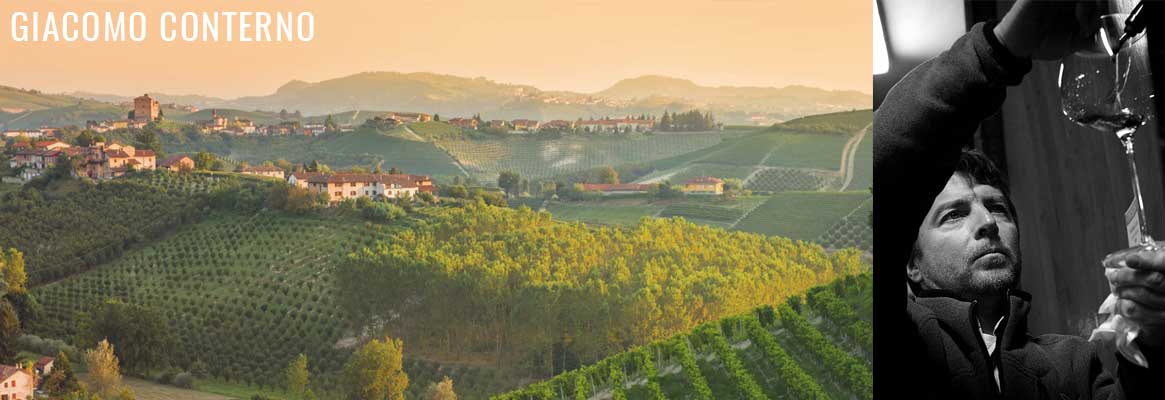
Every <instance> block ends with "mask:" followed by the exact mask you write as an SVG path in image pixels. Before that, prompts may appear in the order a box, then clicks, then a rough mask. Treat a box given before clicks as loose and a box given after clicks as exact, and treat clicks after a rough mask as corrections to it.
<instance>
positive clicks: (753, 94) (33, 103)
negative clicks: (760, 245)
mask: <svg viewBox="0 0 1165 400" xmlns="http://www.w3.org/2000/svg"><path fill="white" fill-rule="evenodd" d="M150 95H151V96H153V97H154V98H156V99H158V101H159V102H161V103H163V104H170V103H174V104H180V105H189V106H195V107H198V108H200V109H209V108H218V109H237V110H262V111H270V112H278V111H280V110H287V111H288V112H295V111H297V110H298V111H300V112H301V114H303V115H305V116H323V115H327V114H340V113H346V112H352V111H353V110H386V111H406V112H423V113H429V114H440V115H442V116H444V117H446V118H452V117H458V116H461V117H468V116H470V115H474V114H480V115H481V116H482V117H483V118H485V119H516V118H531V119H537V120H551V119H567V120H573V119H577V118H592V117H603V116H624V115H638V114H652V115H659V114H662V113H663V112H664V111H665V110H669V111H672V112H675V111H684V110H689V109H694V108H699V109H702V110H706V111H711V112H712V113H713V114H715V115H716V117H717V119H718V120H719V121H721V122H724V123H726V124H748V125H757V124H764V125H768V124H771V123H772V122H774V121H781V120H790V119H794V118H798V117H802V116H805V115H813V114H822V113H830V112H838V111H849V110H853V109H866V108H869V107H870V105H871V104H872V99H871V96H870V95H869V94H866V93H861V92H857V91H831V90H824V89H818V88H812V87H807V86H786V87H783V88H773V87H736V86H720V87H712V86H702V85H699V84H697V83H695V82H692V81H690V80H686V79H678V78H670V77H663V76H654V75H649V76H642V77H638V78H632V79H624V80H622V81H619V82H617V83H615V84H614V85H613V86H611V87H610V88H608V89H606V90H603V91H600V92H597V93H577V92H569V91H543V90H541V89H539V88H537V87H534V86H531V85H522V84H512V83H502V82H496V81H492V80H489V79H486V78H483V77H477V78H469V77H461V76H454V75H444V74H436V73H429V72H414V73H401V72H364V73H359V74H355V75H349V76H344V77H339V78H334V79H328V80H323V81H319V82H305V81H300V80H292V81H289V82H287V83H286V84H284V85H283V86H281V87H279V88H278V89H277V90H276V91H275V92H274V93H272V94H270V95H265V96H247V97H240V98H237V99H222V98H217V97H212V96H203V95H170V94H164V93H150ZM134 96H136V94H135V95H134ZM132 98H133V96H130V95H114V94H100V93H91V92H73V93H71V94H70V95H45V94H42V93H39V92H36V91H28V90H19V89H13V88H5V87H0V111H5V110H7V112H8V113H15V112H26V111H29V110H40V109H47V108H55V107H63V106H66V105H75V104H76V103H78V102H82V103H97V104H107V105H108V104H119V103H125V102H128V101H131V100H132ZM177 114H178V113H174V115H169V114H168V116H170V117H175V116H177ZM0 121H2V120H0ZM83 122H84V121H74V122H73V123H75V124H77V123H83Z"/></svg>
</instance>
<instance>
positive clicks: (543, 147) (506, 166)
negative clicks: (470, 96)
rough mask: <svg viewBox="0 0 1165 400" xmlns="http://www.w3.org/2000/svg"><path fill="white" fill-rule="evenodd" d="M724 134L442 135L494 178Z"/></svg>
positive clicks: (610, 159) (474, 167) (593, 163)
mask: <svg viewBox="0 0 1165 400" xmlns="http://www.w3.org/2000/svg"><path fill="white" fill-rule="evenodd" d="M720 140H721V135H720V134H718V133H708V134H684V135H664V134H657V135H634V136H631V137H625V138H624V137H611V138H608V137H592V138H569V139H553V140H542V139H534V138H506V139H489V140H441V141H437V142H436V143H437V145H438V146H440V147H441V148H443V149H446V150H447V151H448V152H449V153H450V154H451V155H452V156H453V157H454V158H456V159H457V160H458V161H460V162H461V164H462V166H464V167H465V168H466V169H467V170H469V172H470V173H471V174H473V175H474V177H476V178H478V179H479V180H481V181H482V182H492V181H495V180H496V179H497V175H498V174H499V173H500V172H502V171H514V172H517V173H518V174H520V175H522V176H523V177H531V178H549V177H553V176H556V175H562V174H567V173H570V172H575V171H582V170H587V169H591V168H594V167H601V166H605V165H624V164H632V163H646V162H651V161H654V160H659V159H663V158H667V157H673V156H677V155H681V154H685V153H690V152H694V151H697V150H700V149H704V148H707V147H709V146H713V145H715V144H717V143H719V142H720Z"/></svg>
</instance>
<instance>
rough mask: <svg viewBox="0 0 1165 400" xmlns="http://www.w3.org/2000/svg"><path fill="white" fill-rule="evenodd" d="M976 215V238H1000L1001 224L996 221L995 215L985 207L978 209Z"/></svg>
mask: <svg viewBox="0 0 1165 400" xmlns="http://www.w3.org/2000/svg"><path fill="white" fill-rule="evenodd" d="M974 214H975V215H976V223H977V224H978V225H976V227H975V238H976V239H979V238H983V237H996V236H999V224H998V223H997V222H996V221H995V215H994V214H991V212H989V211H987V209H986V208H984V207H981V206H980V207H976V209H975V212H974Z"/></svg>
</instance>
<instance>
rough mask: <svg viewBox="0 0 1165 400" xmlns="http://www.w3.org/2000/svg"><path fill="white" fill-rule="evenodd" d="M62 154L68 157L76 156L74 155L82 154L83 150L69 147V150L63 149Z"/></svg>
mask: <svg viewBox="0 0 1165 400" xmlns="http://www.w3.org/2000/svg"><path fill="white" fill-rule="evenodd" d="M64 152H65V154H68V155H70V156H76V155H81V154H82V153H84V152H85V149H83V148H80V147H69V148H66V149H64Z"/></svg>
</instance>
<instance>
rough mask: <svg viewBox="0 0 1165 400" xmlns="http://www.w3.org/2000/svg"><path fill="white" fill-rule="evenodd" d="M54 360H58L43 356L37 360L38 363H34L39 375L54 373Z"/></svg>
mask: <svg viewBox="0 0 1165 400" xmlns="http://www.w3.org/2000/svg"><path fill="white" fill-rule="evenodd" d="M54 361H56V359H54V358H52V357H48V356H45V357H41V358H40V359H39V360H36V364H34V365H33V369H34V370H35V371H36V373H37V375H41V376H45V375H48V374H51V373H53V362H54Z"/></svg>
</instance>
